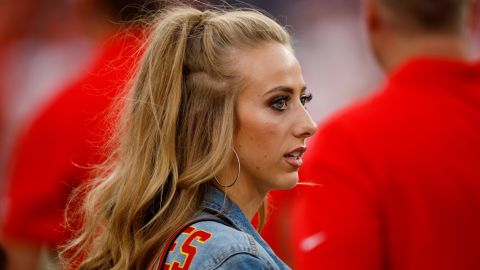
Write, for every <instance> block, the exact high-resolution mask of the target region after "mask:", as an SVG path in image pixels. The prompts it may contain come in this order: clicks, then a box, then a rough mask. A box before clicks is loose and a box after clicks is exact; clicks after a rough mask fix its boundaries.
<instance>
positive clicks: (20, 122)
mask: <svg viewBox="0 0 480 270" xmlns="http://www.w3.org/2000/svg"><path fill="white" fill-rule="evenodd" d="M360 1H361V0H335V1H332V0H296V1H291V0H290V1H289V0H270V1H268V0H257V1H253V0H252V1H249V0H244V1H242V2H238V1H210V3H212V4H222V3H223V4H224V3H226V2H228V3H229V4H233V5H235V6H252V7H258V8H260V9H263V10H265V11H267V12H268V13H270V14H272V15H273V16H274V17H275V18H276V19H277V20H278V21H279V22H280V24H282V25H285V26H286V27H287V28H288V30H289V32H290V33H291V35H292V37H293V43H294V49H295V51H296V55H297V57H298V59H299V61H300V64H301V65H302V69H303V74H304V78H305V81H306V83H307V88H308V91H310V92H311V93H313V96H314V98H313V100H312V102H311V103H310V104H309V105H308V110H309V111H310V113H311V115H312V117H313V119H314V120H315V121H316V122H318V123H321V122H322V121H323V120H324V119H325V118H326V117H328V116H329V115H330V114H331V113H332V112H334V111H335V110H336V109H338V108H340V107H342V106H343V105H346V104H348V103H349V102H351V101H353V100H356V99H359V98H361V97H363V96H365V95H367V94H369V93H371V92H372V91H374V90H375V88H376V87H377V86H378V85H379V83H381V80H382V76H383V75H382V72H381V71H380V69H379V67H378V66H377V65H376V63H375V60H374V59H373V56H372V54H371V52H370V50H369V49H368V43H367V40H366V36H365V35H366V34H365V31H364V25H363V24H362V20H361V16H362V10H361V3H360ZM100 2H102V0H0V192H1V193H0V194H4V192H3V190H4V189H5V187H6V185H8V183H9V175H10V173H9V171H10V166H12V164H11V160H12V153H13V152H14V149H15V146H16V145H17V144H18V141H19V138H20V137H21V136H22V134H24V133H25V132H26V131H27V130H28V127H29V126H30V125H31V123H32V121H33V119H35V117H36V116H37V115H39V114H40V113H41V112H42V110H44V109H45V108H46V106H47V105H48V104H49V102H51V100H53V99H54V98H55V97H56V96H58V95H60V94H61V93H62V91H64V89H66V88H68V86H69V85H71V84H72V83H73V82H75V81H77V80H79V79H80V78H82V77H84V76H85V73H86V72H88V70H89V68H90V67H91V66H92V65H94V63H95V60H96V58H97V57H98V47H99V46H101V45H99V44H101V42H102V39H100V38H99V36H100V35H101V33H103V32H104V30H105V29H103V27H106V26H105V24H103V23H102V22H101V20H108V18H107V17H102V16H100V15H101V14H102V13H103V12H104V10H102V8H104V6H102V5H101V4H100ZM119 2H123V1H119ZM169 2H172V1H169ZM202 2H204V3H206V2H207V1H202ZM477 13H478V14H479V15H480V10H479V11H478V12H477ZM477 24H478V22H477ZM479 28H480V27H477V32H476V34H475V35H474V38H473V41H472V53H473V54H474V55H475V56H478V55H479V53H480V39H479V38H478V37H479V36H480V35H478V34H479V30H478V29H479ZM51 132H55V130H51ZM32 181H35V179H32ZM24 188H25V190H28V189H29V186H28V185H26V186H24ZM9 203H10V202H9V201H8V198H7V197H6V196H4V195H2V197H1V201H0V213H2V215H1V216H0V217H4V216H5V213H4V212H5V208H6V207H7V206H8V205H9ZM3 219H4V218H2V219H0V221H2V222H4V221H3Z"/></svg>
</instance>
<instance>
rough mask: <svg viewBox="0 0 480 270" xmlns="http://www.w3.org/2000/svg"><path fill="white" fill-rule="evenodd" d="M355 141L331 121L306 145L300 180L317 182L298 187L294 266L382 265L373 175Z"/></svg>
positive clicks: (342, 269) (332, 269) (372, 269)
mask: <svg viewBox="0 0 480 270" xmlns="http://www.w3.org/2000/svg"><path fill="white" fill-rule="evenodd" d="M356 139H357V138H355V137H351V136H350V135H349V133H348V132H347V130H344V129H343V128H341V127H339V126H333V125H330V126H328V127H326V128H324V129H322V130H321V131H320V132H319V134H317V136H316V137H315V140H314V141H313V142H312V144H311V146H310V147H309V150H308V151H309V152H308V154H307V156H306V157H305V167H303V168H302V171H301V179H302V181H306V182H314V183H315V184H317V185H316V186H304V187H301V189H300V190H301V191H300V192H299V196H298V201H297V203H296V205H295V211H294V217H293V220H294V222H295V227H294V231H293V232H292V233H293V234H294V239H295V250H296V266H298V267H296V269H323V270H347V269H356V270H378V269H381V266H382V263H383V262H382V260H384V256H383V254H382V247H381V246H382V241H384V240H385V239H382V228H381V224H380V221H381V220H380V213H379V212H380V211H379V209H378V207H379V206H378V205H379V203H378V194H377V188H376V187H375V184H374V183H375V181H374V178H375V177H376V175H375V172H374V171H373V170H372V167H370V164H369V161H368V158H367V156H368V155H369V152H368V149H362V144H361V142H360V143H359V141H355V140H356ZM365 150H367V152H364V151H365Z"/></svg>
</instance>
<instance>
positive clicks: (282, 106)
mask: <svg viewBox="0 0 480 270" xmlns="http://www.w3.org/2000/svg"><path fill="white" fill-rule="evenodd" d="M288 99H289V98H288V97H287V96H283V97H278V98H276V99H274V100H273V101H272V103H271V105H270V106H272V108H274V109H275V110H279V111H284V110H286V109H287V101H288Z"/></svg>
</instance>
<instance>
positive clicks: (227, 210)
mask: <svg viewBox="0 0 480 270" xmlns="http://www.w3.org/2000/svg"><path fill="white" fill-rule="evenodd" d="M202 207H203V208H208V209H210V210H213V211H214V212H217V213H221V214H223V215H224V216H225V217H226V218H227V219H229V220H230V221H231V222H232V223H233V224H234V225H235V226H237V227H238V229H240V230H241V231H243V232H246V233H248V234H250V235H251V236H252V237H253V238H254V239H255V240H256V241H257V242H258V243H259V244H260V245H261V246H262V247H263V248H264V249H265V250H266V251H267V252H268V253H269V255H270V256H271V257H272V258H273V259H274V260H275V262H276V263H277V264H278V265H279V266H280V265H282V266H285V267H286V265H285V263H284V262H282V261H281V260H280V259H279V258H278V257H277V256H276V255H275V253H274V252H273V250H272V249H271V248H270V246H269V245H268V244H267V243H266V242H265V241H264V240H263V238H262V237H261V236H260V234H259V233H258V232H257V230H256V229H255V228H254V227H253V225H252V224H251V223H250V221H249V220H248V219H247V217H246V216H245V214H244V213H243V211H242V210H241V209H240V207H238V205H237V204H235V203H234V202H233V201H232V200H230V199H229V198H228V196H226V195H225V193H224V192H222V191H220V190H219V189H217V188H216V187H214V186H213V185H208V187H207V192H206V194H205V197H204V199H203V203H202Z"/></svg>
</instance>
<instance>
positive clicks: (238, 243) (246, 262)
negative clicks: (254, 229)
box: [156, 221, 275, 269]
mask: <svg viewBox="0 0 480 270" xmlns="http://www.w3.org/2000/svg"><path fill="white" fill-rule="evenodd" d="M158 263H160V262H157V264H158ZM274 265H275V263H274V262H273V261H272V260H271V258H270V257H269V256H268V254H267V253H266V251H265V250H264V249H263V248H262V247H261V246H260V244H258V243H257V242H256V241H255V239H254V238H253V237H252V236H251V235H249V234H247V233H245V232H243V231H240V230H238V229H235V228H233V227H230V226H227V225H224V224H221V223H219V222H215V221H201V222H197V223H195V224H193V225H190V226H188V227H187V228H186V229H184V230H183V231H182V233H181V234H180V235H179V236H177V238H176V239H175V240H174V242H173V243H172V245H171V246H170V249H169V252H168V256H167V258H166V265H165V266H164V267H165V268H166V269H232V267H233V269H275V266H274ZM164 267H157V268H156V269H165V268H164Z"/></svg>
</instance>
